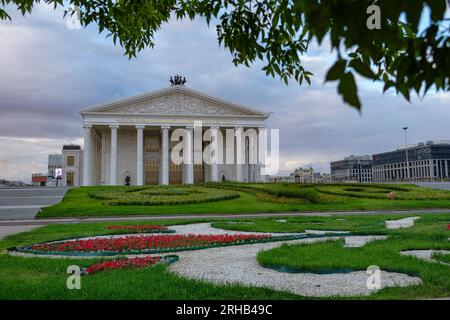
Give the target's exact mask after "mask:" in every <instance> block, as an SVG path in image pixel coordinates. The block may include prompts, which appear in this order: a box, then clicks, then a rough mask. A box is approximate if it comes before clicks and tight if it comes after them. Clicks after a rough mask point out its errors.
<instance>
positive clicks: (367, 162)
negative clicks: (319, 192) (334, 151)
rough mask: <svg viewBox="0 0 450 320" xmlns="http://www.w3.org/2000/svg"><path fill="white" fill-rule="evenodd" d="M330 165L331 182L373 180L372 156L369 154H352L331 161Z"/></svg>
mask: <svg viewBox="0 0 450 320" xmlns="http://www.w3.org/2000/svg"><path fill="white" fill-rule="evenodd" d="M330 167H331V179H332V181H333V182H343V183H345V182H360V183H363V182H373V173H372V157H371V156H369V155H365V156H353V155H352V156H350V157H346V158H344V159H343V160H339V161H334V162H331V165H330Z"/></svg>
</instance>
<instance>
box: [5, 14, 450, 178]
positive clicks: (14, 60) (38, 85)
mask: <svg viewBox="0 0 450 320" xmlns="http://www.w3.org/2000/svg"><path fill="white" fill-rule="evenodd" d="M12 16H13V20H12V22H9V21H0V43H1V48H0V119H1V122H0V178H4V179H11V180H23V181H27V182H28V181H30V179H31V173H33V172H46V166H47V155H48V154H49V153H57V152H60V150H61V147H62V145H63V144H64V143H82V141H81V137H82V126H81V118H80V116H79V114H78V112H79V110H81V109H84V108H86V107H89V106H90V105H94V104H97V103H101V102H106V101H109V100H113V99H117V98H120V97H126V96H129V95H133V94H139V93H143V92H146V91H152V90H157V89H161V88H164V87H167V86H168V85H169V83H168V79H169V77H170V76H171V75H173V74H176V73H179V74H182V75H185V76H186V77H187V80H188V83H187V86H188V87H190V88H193V89H196V90H199V91H202V92H205V93H207V94H210V95H213V96H217V97H221V98H223V99H226V100H230V101H233V102H236V103H238V104H242V105H246V106H249V107H253V108H256V109H259V110H262V111H265V112H272V116H271V117H270V120H269V126H270V127H271V128H280V148H281V149H280V155H281V169H282V173H287V172H289V171H290V170H292V169H293V168H296V167H298V166H313V167H314V168H315V169H317V170H320V171H324V172H329V162H330V161H333V160H337V159H339V158H342V157H344V156H348V155H350V154H372V153H377V152H383V151H388V150H390V149H393V148H396V147H397V146H399V145H401V144H403V139H404V138H403V132H402V127H403V126H404V125H405V124H407V125H408V126H409V127H410V130H409V141H410V142H411V143H416V142H420V141H425V140H442V139H450V131H449V129H448V128H449V120H450V94H431V95H429V96H427V97H426V98H425V99H424V100H420V99H418V98H414V99H413V102H412V103H411V104H410V103H408V102H406V101H405V100H404V99H403V98H401V97H397V96H396V95H395V94H394V93H393V92H388V93H386V94H384V95H383V94H382V93H381V87H380V86H378V85H374V84H372V83H370V82H368V81H365V80H363V79H358V82H359V85H360V97H361V100H362V102H363V110H362V113H361V114H360V113H358V112H357V111H355V110H354V109H352V108H350V107H348V106H346V105H345V104H343V103H342V101H341V98H340V97H339V96H338V95H337V93H336V87H335V84H334V83H330V84H326V85H324V84H323V79H324V73H325V72H326V70H327V69H328V67H329V66H330V64H331V63H332V61H333V60H332V59H333V57H334V55H333V53H331V52H330V50H329V49H328V48H327V47H319V46H317V45H313V46H312V50H311V51H310V52H309V54H308V56H305V57H304V62H305V65H306V67H307V69H309V70H310V71H312V72H313V73H314V74H315V77H314V79H313V83H312V85H311V86H302V87H299V86H298V85H295V84H291V85H289V86H286V85H285V84H284V83H282V82H280V81H279V80H277V79H272V78H268V77H266V76H265V74H264V73H263V72H262V71H260V68H261V65H260V64H255V65H254V66H253V67H252V68H251V69H249V68H246V67H239V68H236V67H235V66H234V65H233V64H232V63H231V60H232V57H231V55H230V54H229V52H228V51H226V50H224V49H223V48H220V47H219V45H218V43H217V38H216V34H215V29H214V27H212V28H208V27H207V25H206V24H205V23H204V22H203V21H202V20H196V21H194V22H189V21H176V20H173V21H171V22H170V23H169V24H167V25H164V26H163V28H162V30H161V31H160V32H159V33H158V34H157V38H156V48H154V49H147V50H146V51H144V52H141V53H140V54H139V56H138V58H137V59H133V60H128V58H127V57H125V56H124V55H123V50H122V49H121V48H120V47H115V46H114V45H113V44H112V41H111V40H110V39H105V35H104V34H102V35H99V34H98V32H97V29H96V27H95V26H92V27H88V28H87V29H82V30H70V29H68V28H67V25H66V21H65V20H63V18H62V11H57V12H55V11H53V9H52V8H50V7H46V6H45V5H39V6H37V7H35V10H34V12H33V14H32V15H29V16H26V17H25V18H23V17H21V16H20V15H19V14H14V13H13V14H12Z"/></svg>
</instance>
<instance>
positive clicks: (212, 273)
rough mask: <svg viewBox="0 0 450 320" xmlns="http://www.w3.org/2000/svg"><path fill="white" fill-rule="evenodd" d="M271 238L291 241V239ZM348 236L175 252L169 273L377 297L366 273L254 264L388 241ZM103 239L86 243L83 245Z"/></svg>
mask: <svg viewBox="0 0 450 320" xmlns="http://www.w3.org/2000/svg"><path fill="white" fill-rule="evenodd" d="M169 228H170V229H172V230H175V231H176V233H177V234H213V235H219V234H265V233H261V232H242V231H233V230H223V229H217V228H213V227H212V226H211V224H210V223H196V224H187V225H175V226H170V227H169ZM315 232H318V233H316V234H326V233H327V232H330V231H326V230H322V231H320V230H319V231H317V230H316V231H315ZM266 234H267V233H266ZM269 234H270V235H292V233H269ZM297 234H299V233H297ZM345 234H346V233H345V232H342V235H340V236H334V237H323V238H310V239H301V240H291V241H283V242H272V243H257V244H248V245H238V246H228V247H219V248H209V249H202V250H195V251H181V252H173V253H170V254H176V255H178V256H179V261H178V262H176V263H174V264H172V265H170V267H169V268H170V270H171V271H172V272H174V273H176V274H179V275H181V276H184V277H187V278H192V279H199V280H204V281H208V282H212V283H217V284H224V283H239V284H243V285H247V286H255V287H266V288H272V289H274V290H280V291H287V292H291V293H294V294H298V295H302V296H311V297H326V296H357V295H369V294H371V293H373V292H374V291H373V290H370V289H368V288H367V279H368V275H367V273H366V271H356V272H348V273H334V274H313V273H285V272H278V271H275V270H272V269H269V268H264V267H262V266H260V265H259V264H258V263H257V261H256V256H257V254H258V252H260V251H261V250H270V249H273V248H276V247H279V246H281V245H282V243H289V244H295V243H313V242H317V241H326V240H330V239H331V240H337V239H341V238H344V239H345V247H361V246H363V245H365V244H366V243H368V242H371V241H376V240H384V239H386V237H385V236H345ZM133 235H136V234H133ZM123 236H125V235H115V236H112V237H123ZM99 237H105V236H99ZM99 237H86V238H82V239H89V238H99ZM106 237H111V236H106ZM10 254H15V255H20V256H34V257H36V256H40V257H45V258H70V257H67V256H46V255H43V256H42V255H32V254H23V253H17V252H15V253H14V252H13V253H10ZM130 257H131V256H130ZM72 258H73V257H72ZM86 258H93V257H86ZM108 258H112V257H108ZM420 283H421V279H420V278H417V277H411V276H408V275H405V274H401V273H395V272H386V271H381V287H382V288H384V287H393V286H410V285H416V284H420Z"/></svg>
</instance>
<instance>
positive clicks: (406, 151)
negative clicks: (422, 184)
mask: <svg viewBox="0 0 450 320" xmlns="http://www.w3.org/2000/svg"><path fill="white" fill-rule="evenodd" d="M403 130H404V131H405V155H406V179H407V180H408V181H409V161H408V134H407V130H408V127H407V126H405V127H403Z"/></svg>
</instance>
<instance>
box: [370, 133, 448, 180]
mask: <svg viewBox="0 0 450 320" xmlns="http://www.w3.org/2000/svg"><path fill="white" fill-rule="evenodd" d="M406 152H408V163H407V162H406ZM408 171H409V175H408ZM449 172H450V141H446V140H445V141H427V142H426V143H425V142H422V143H418V144H417V145H412V146H408V147H404V148H399V149H397V150H395V151H390V152H384V153H379V154H374V155H373V174H374V181H376V182H390V181H408V180H409V181H446V180H449Z"/></svg>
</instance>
